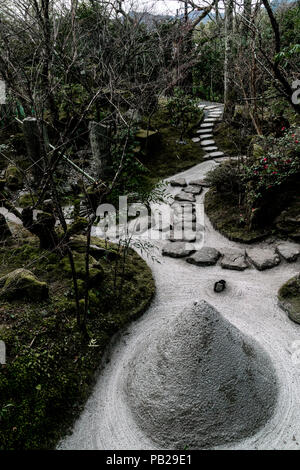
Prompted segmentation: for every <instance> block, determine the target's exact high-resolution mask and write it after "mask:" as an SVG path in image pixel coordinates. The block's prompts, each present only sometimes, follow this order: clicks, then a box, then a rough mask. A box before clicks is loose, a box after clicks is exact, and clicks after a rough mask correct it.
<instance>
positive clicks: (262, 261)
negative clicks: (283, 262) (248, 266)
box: [246, 248, 280, 271]
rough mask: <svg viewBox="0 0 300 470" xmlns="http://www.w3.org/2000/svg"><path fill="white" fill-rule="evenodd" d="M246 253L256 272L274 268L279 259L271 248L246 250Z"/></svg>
mask: <svg viewBox="0 0 300 470" xmlns="http://www.w3.org/2000/svg"><path fill="white" fill-rule="evenodd" d="M246 253H247V256H248V258H249V259H250V261H251V263H252V264H253V266H255V267H256V269H258V271H264V270H265V269H271V268H274V267H275V266H277V265H278V264H279V263H280V257H279V256H278V254H277V253H275V251H274V250H273V249H272V248H247V250H246Z"/></svg>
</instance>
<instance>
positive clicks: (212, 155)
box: [210, 151, 224, 158]
mask: <svg viewBox="0 0 300 470" xmlns="http://www.w3.org/2000/svg"><path fill="white" fill-rule="evenodd" d="M210 156H211V158H220V157H224V152H220V151H218V152H211V154H210Z"/></svg>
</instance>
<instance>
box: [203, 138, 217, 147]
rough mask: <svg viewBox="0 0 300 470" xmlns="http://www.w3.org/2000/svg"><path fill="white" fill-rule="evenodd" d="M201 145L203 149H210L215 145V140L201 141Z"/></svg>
mask: <svg viewBox="0 0 300 470" xmlns="http://www.w3.org/2000/svg"><path fill="white" fill-rule="evenodd" d="M201 145H202V147H209V146H210V145H215V141H214V140H211V139H207V140H206V139H204V140H201Z"/></svg>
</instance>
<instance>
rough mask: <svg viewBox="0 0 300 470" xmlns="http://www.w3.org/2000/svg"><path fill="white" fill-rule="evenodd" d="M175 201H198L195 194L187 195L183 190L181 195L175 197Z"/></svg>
mask: <svg viewBox="0 0 300 470" xmlns="http://www.w3.org/2000/svg"><path fill="white" fill-rule="evenodd" d="M175 200H176V201H186V202H195V201H196V199H195V196H194V194H191V193H186V192H185V191H183V190H182V191H181V192H180V193H177V194H176V195H175Z"/></svg>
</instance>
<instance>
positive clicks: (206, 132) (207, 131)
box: [196, 128, 213, 134]
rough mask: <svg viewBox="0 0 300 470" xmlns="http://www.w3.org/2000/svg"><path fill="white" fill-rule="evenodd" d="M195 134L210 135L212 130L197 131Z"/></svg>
mask: <svg viewBox="0 0 300 470" xmlns="http://www.w3.org/2000/svg"><path fill="white" fill-rule="evenodd" d="M196 132H197V134H208V133H209V134H211V133H212V132H213V130H212V128H211V129H199V130H198V131H196Z"/></svg>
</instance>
